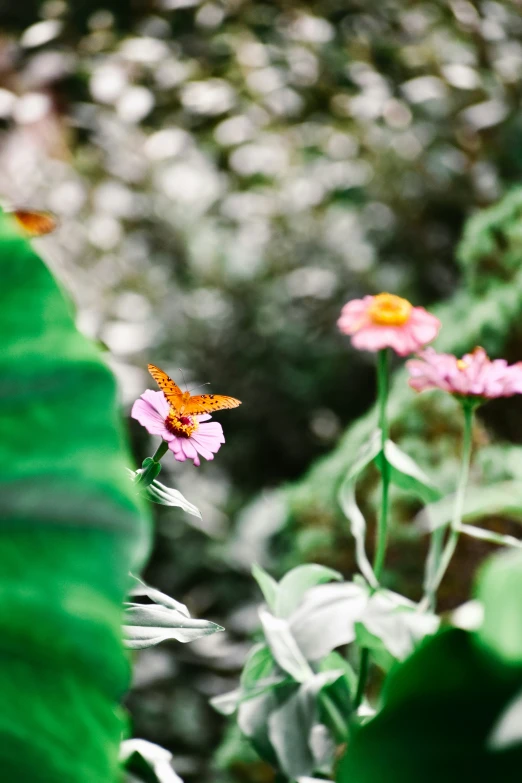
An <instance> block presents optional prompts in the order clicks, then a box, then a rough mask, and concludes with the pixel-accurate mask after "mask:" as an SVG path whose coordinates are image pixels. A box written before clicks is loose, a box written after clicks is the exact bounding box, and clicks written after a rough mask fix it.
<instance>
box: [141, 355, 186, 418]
mask: <svg viewBox="0 0 522 783" xmlns="http://www.w3.org/2000/svg"><path fill="white" fill-rule="evenodd" d="M148 370H149V372H150V374H151V375H152V377H153V378H154V380H155V381H156V383H157V384H158V386H159V387H160V389H161V391H162V392H163V394H164V395H165V399H166V400H167V402H168V403H169V405H171V406H172V407H173V408H176V409H179V407H180V405H181V402H182V400H183V392H182V391H181V389H180V388H179V386H178V385H177V383H174V381H173V380H172V378H169V376H168V375H167V373H166V372H163V370H160V368H159V367H156V366H155V365H154V364H149V365H148Z"/></svg>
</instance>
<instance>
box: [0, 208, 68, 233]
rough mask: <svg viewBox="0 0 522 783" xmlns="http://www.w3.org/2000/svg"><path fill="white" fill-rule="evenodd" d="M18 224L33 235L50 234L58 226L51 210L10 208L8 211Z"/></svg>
mask: <svg viewBox="0 0 522 783" xmlns="http://www.w3.org/2000/svg"><path fill="white" fill-rule="evenodd" d="M8 214H9V215H12V216H13V217H14V219H15V220H16V222H17V224H18V226H19V227H20V228H23V230H24V231H25V232H26V233H27V234H30V235H31V236H33V237H41V236H43V235H44V234H50V233H51V231H54V230H55V228H56V227H57V226H58V220H57V219H56V217H55V216H54V215H53V213H52V212H39V211H38V210H35V209H12V210H9V212H8Z"/></svg>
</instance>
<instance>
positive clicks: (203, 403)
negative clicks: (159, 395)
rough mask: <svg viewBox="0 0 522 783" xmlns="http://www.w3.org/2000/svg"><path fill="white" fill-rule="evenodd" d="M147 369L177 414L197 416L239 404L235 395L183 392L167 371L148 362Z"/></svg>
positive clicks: (235, 406)
mask: <svg viewBox="0 0 522 783" xmlns="http://www.w3.org/2000/svg"><path fill="white" fill-rule="evenodd" d="M148 369H149V372H150V374H151V375H152V377H153V378H154V380H155V381H156V383H157V384H158V386H159V387H160V389H161V391H162V392H163V394H164V395H165V398H166V400H167V402H168V404H169V405H170V407H171V408H172V410H173V411H174V412H175V413H176V414H178V416H180V415H182V414H185V415H187V416H197V415H198V414H201V413H213V412H214V411H221V410H224V409H225V408H237V406H238V405H241V402H240V400H236V398H235V397H225V396H224V395H222V394H195V395H192V394H191V393H190V392H189V391H186V392H183V391H181V389H180V388H179V386H178V385H177V384H176V383H174V381H173V380H172V378H169V376H168V375H167V373H166V372H163V370H160V369H159V367H155V366H154V365H153V364H149V365H148Z"/></svg>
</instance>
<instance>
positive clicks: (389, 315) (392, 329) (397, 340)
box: [337, 294, 440, 356]
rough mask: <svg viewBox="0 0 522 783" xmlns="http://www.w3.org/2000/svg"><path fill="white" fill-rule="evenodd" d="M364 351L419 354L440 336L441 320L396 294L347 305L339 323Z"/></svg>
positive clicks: (354, 300)
mask: <svg viewBox="0 0 522 783" xmlns="http://www.w3.org/2000/svg"><path fill="white" fill-rule="evenodd" d="M337 325H338V326H339V329H340V330H341V332H344V333H345V334H349V335H352V345H353V346H354V347H355V348H359V349H360V350H363V351H380V350H381V349H382V348H393V350H394V351H395V353H398V354H399V356H407V355H408V354H410V353H414V352H415V351H418V350H419V349H420V348H423V347H424V346H425V345H426V344H427V343H429V342H431V341H432V340H433V339H435V337H436V336H437V333H438V331H439V329H440V321H439V319H438V318H435V316H434V315H432V314H431V313H428V312H427V311H426V310H425V309H424V308H423V307H413V305H411V304H410V302H408V300H407V299H402V298H401V297H400V296H395V294H378V295H377V296H365V297H364V299H352V301H351V302H348V303H347V304H345V306H344V307H343V309H342V312H341V317H340V318H339V320H338V321H337Z"/></svg>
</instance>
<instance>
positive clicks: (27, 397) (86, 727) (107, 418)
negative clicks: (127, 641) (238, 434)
mask: <svg viewBox="0 0 522 783" xmlns="http://www.w3.org/2000/svg"><path fill="white" fill-rule="evenodd" d="M0 259H1V264H2V308H1V310H0V327H1V332H2V354H1V357H0V435H1V436H0V482H1V486H0V512H1V513H0V517H1V520H2V522H1V525H0V597H1V600H0V628H1V635H2V654H1V665H0V693H1V694H2V711H1V715H0V738H1V746H2V762H1V766H2V773H1V776H2V777H3V778H4V779H5V780H20V781H22V780H23V781H30V780H42V781H43V780H45V781H47V782H48V783H62V782H63V781H65V780H71V781H75V783H93V781H98V782H99V783H112V781H114V780H116V779H117V777H118V758H117V754H118V746H119V742H120V738H121V735H122V733H123V731H124V724H123V721H122V716H121V713H120V711H119V708H118V704H119V702H120V700H121V698H122V696H123V694H124V692H125V690H126V688H127V685H128V681H129V666H128V661H127V658H126V656H125V654H124V650H123V647H122V642H121V607H122V603H123V600H124V598H125V595H126V593H127V590H128V586H129V576H128V572H129V570H130V569H136V568H139V567H140V566H141V564H142V563H143V559H144V557H145V554H146V551H147V548H148V533H147V530H146V526H145V520H144V517H143V516H142V514H141V511H140V509H139V508H138V505H137V502H136V498H135V493H134V492H133V489H132V486H131V485H130V483H129V482H128V480H127V479H126V477H125V469H126V464H127V460H128V455H127V452H126V448H125V444H124V440H123V437H122V431H121V425H120V423H119V417H118V409H117V404H116V386H115V381H114V378H113V377H112V374H111V373H110V371H109V370H108V368H107V367H106V366H105V365H104V363H103V362H102V361H101V360H100V358H99V355H98V351H97V349H96V348H95V347H94V346H93V345H92V344H91V343H90V342H89V341H88V340H87V339H86V338H84V337H83V336H82V335H80V334H79V332H78V331H77V330H76V328H75V326H74V321H73V314H72V313H71V311H70V307H69V304H68V302H66V301H65V300H64V297H63V296H62V294H61V292H60V291H59V289H58V287H57V285H56V283H55V282H54V280H53V278H52V276H51V274H50V272H49V271H48V269H47V268H46V267H45V266H44V264H43V263H42V261H41V259H40V258H39V257H38V255H37V254H36V253H35V252H34V251H33V250H32V248H31V246H30V245H29V243H28V242H27V241H26V240H25V239H22V238H20V236H19V235H18V234H17V233H15V232H14V230H13V228H12V224H11V223H10V222H9V221H7V220H6V219H5V217H4V216H3V215H0Z"/></svg>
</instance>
